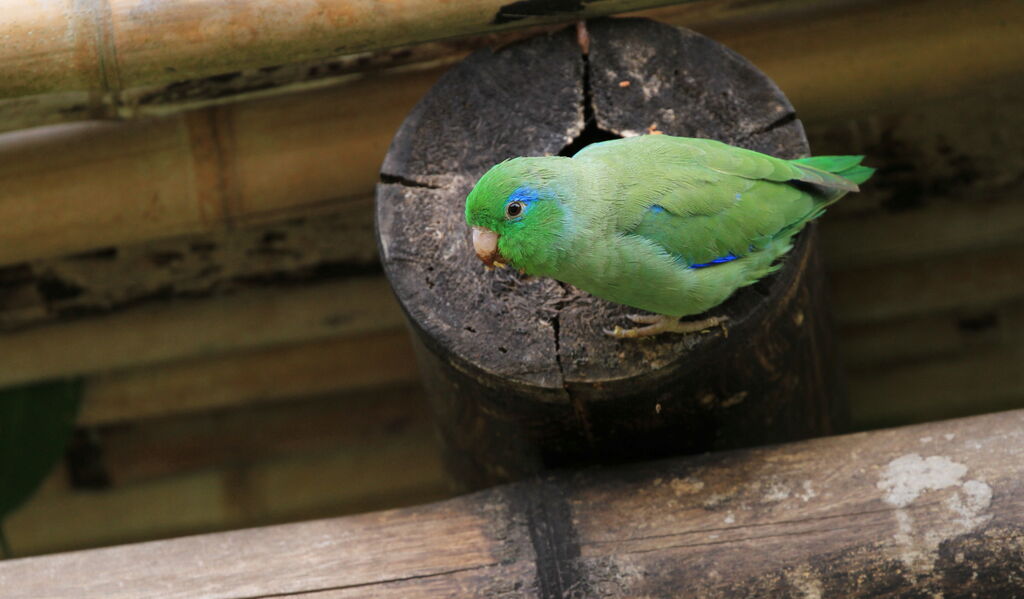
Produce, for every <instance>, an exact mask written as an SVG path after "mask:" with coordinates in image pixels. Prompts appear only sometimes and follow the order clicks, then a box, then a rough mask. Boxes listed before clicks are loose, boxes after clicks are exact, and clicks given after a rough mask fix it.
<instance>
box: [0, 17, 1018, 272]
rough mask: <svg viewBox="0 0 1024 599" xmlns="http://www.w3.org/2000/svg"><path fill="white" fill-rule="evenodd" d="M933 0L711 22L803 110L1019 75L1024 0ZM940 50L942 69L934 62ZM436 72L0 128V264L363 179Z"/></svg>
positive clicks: (837, 110)
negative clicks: (754, 27) (1019, 1)
mask: <svg viewBox="0 0 1024 599" xmlns="http://www.w3.org/2000/svg"><path fill="white" fill-rule="evenodd" d="M598 4H603V3H595V5H598ZM695 6H697V5H695ZM941 6H943V7H944V10H935V9H934V7H935V5H934V4H922V3H906V4H901V5H899V7H898V8H892V7H879V6H874V5H872V6H870V7H868V8H866V9H864V10H862V11H860V12H857V13H855V14H851V15H850V17H849V18H847V19H842V20H836V19H831V18H823V19H822V20H814V19H811V20H810V21H807V20H797V21H795V22H790V21H782V22H780V23H775V24H773V25H771V26H769V27H765V28H764V30H758V32H757V33H756V35H755V34H754V33H745V30H746V29H748V28H747V27H745V26H744V23H742V22H740V23H738V24H737V23H735V22H729V21H725V22H724V23H723V22H719V21H716V20H714V19H710V17H709V19H710V20H709V21H708V22H709V23H718V24H716V25H714V26H713V27H712V26H711V25H709V27H710V28H711V30H712V31H713V32H715V33H716V34H717V36H718V37H719V39H721V40H722V41H724V42H725V43H726V44H727V45H730V46H732V47H734V48H735V49H738V50H739V51H740V52H741V53H743V54H745V55H746V56H748V57H749V58H751V59H752V60H753V61H754V62H755V64H758V65H759V66H761V67H762V68H763V69H764V70H765V71H766V72H767V73H768V74H769V75H770V76H771V77H772V78H773V79H775V81H776V82H777V83H778V84H779V85H780V86H781V87H782V89H784V90H786V91H787V94H788V95H789V96H790V99H791V100H792V102H793V103H794V105H795V106H796V107H797V110H798V113H799V114H801V116H802V117H803V118H805V119H807V118H810V119H834V118H841V117H843V116H844V115H852V114H863V113H864V112H865V111H870V110H877V109H881V108H882V107H886V108H890V109H891V108H892V106H894V105H897V104H898V103H904V104H908V105H909V104H914V105H916V104H917V103H920V102H921V101H922V100H925V99H928V98H934V97H942V96H943V95H948V94H950V93H953V92H955V91H957V90H960V91H962V89H967V88H972V87H977V86H978V85H981V84H982V83H985V82H990V81H996V80H1002V81H1005V80H1006V79H1007V76H1008V74H1010V75H1012V76H1017V77H1019V65H1020V64H1024V44H1019V43H1016V42H1017V41H1019V35H1017V34H1016V32H1015V30H1014V28H1013V27H1010V26H1008V25H1007V23H1015V22H1016V21H1015V20H1014V19H1020V20H1021V21H1022V25H1024V18H1021V17H1020V16H1019V13H1020V12H1021V11H1019V10H1018V11H1016V12H1014V11H1012V10H1010V9H1009V7H1008V6H1007V3H1006V0H990V1H988V2H986V3H985V4H984V5H983V6H974V7H972V8H970V9H968V8H965V7H962V6H959V3H956V2H952V1H950V0H943V2H942V3H941ZM1014 6H1016V5H1014ZM965 11H966V12H965ZM829 14H831V13H829ZM949 15H954V16H956V17H957V18H956V27H953V26H952V25H950V22H949ZM716 27H717V29H716ZM809 27H810V29H808V28H809ZM936 30H940V31H943V32H944V35H942V36H936V35H935V31H936ZM808 31H812V32H813V36H812V37H810V38H807V39H804V40H803V41H802V42H801V44H808V43H813V44H815V51H813V52H811V54H813V55H814V56H816V58H815V62H813V63H812V62H808V61H809V60H810V59H809V58H805V57H803V55H802V54H801V55H799V56H794V55H793V53H794V52H795V51H796V46H794V43H793V41H792V40H793V39H799V38H802V37H804V36H805V35H806V33H807V32H808ZM801 47H803V46H801ZM967 48H969V49H970V50H969V51H968V50H966V49H967ZM894 56H899V57H900V60H899V61H895V60H894V59H893V57H894ZM939 66H941V68H943V69H944V75H943V77H934V74H933V73H934V69H935V68H939ZM439 72H440V71H439V69H432V70H426V71H413V72H406V73H391V74H388V75H381V76H375V77H368V78H364V79H361V80H359V81H358V82H355V83H353V84H351V85H348V86H342V87H337V88H329V89H323V90H319V91H314V92H310V93H306V94H298V95H291V96H282V97H278V98H271V99H264V100H260V101H253V102H247V103H241V104H232V105H226V106H219V107H211V108H206V109H203V110H198V111H193V112H189V113H186V114H184V115H181V114H179V115H175V116H171V117H167V118H163V119H155V120H148V121H143V122H138V123H125V124H118V125H115V124H94V123H93V124H81V125H65V126H62V127H55V128H47V129H41V130H31V131H21V132H12V133H7V134H3V135H0V222H2V223H4V227H3V228H2V229H0V264H9V263H13V262H17V261H21V260H28V259H35V258H40V257H47V256H57V255H64V254H69V253H74V252H80V251H86V250H89V249H93V248H96V247H103V246H108V245H121V244H125V243H131V242H134V241H141V240H147V239H153V238H158V237H167V236H171V235H176V234H180V233H186V232H200V231H207V230H210V229H216V228H221V227H225V226H231V225H233V224H236V223H240V222H241V223H244V222H251V221H259V220H266V219H271V218H274V217H275V216H277V217H280V216H281V215H282V214H287V213H289V212H292V211H301V210H303V209H305V208H308V207H309V206H312V205H316V204H319V203H324V202H329V201H331V200H332V199H335V198H339V197H346V196H354V195H363V194H367V193H370V192H371V191H372V187H373V184H374V183H375V181H376V178H377V169H378V166H379V164H380V160H381V159H382V158H383V156H384V152H385V150H386V149H387V146H388V144H389V143H390V141H391V137H392V135H393V133H394V131H395V129H397V127H398V125H399V123H401V121H402V119H403V118H404V117H405V115H406V114H407V113H408V111H409V110H410V108H411V107H412V106H413V104H414V103H415V102H416V101H417V100H418V99H419V97H420V96H422V94H423V93H425V92H426V90H427V89H428V88H429V87H430V85H432V84H433V82H434V81H435V80H436V77H437V76H438V74H439ZM367 107H372V109H373V112H372V115H368V113H367Z"/></svg>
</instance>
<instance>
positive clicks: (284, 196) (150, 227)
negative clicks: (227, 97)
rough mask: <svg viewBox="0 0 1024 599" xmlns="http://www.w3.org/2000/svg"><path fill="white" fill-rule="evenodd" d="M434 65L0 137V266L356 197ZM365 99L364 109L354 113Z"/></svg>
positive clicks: (366, 188)
mask: <svg viewBox="0 0 1024 599" xmlns="http://www.w3.org/2000/svg"><path fill="white" fill-rule="evenodd" d="M437 75H438V73H437V72H436V71H430V72H417V73H413V74H409V75H406V76H405V77H403V78H402V80H401V81H403V82H405V83H406V84H408V85H406V86H403V85H401V84H400V83H399V82H398V81H394V80H392V79H390V78H388V77H381V78H375V79H373V80H365V81H363V82H362V83H361V85H360V86H359V88H358V93H357V94H353V93H351V92H352V91H353V90H346V89H331V90H322V91H319V92H313V93H310V94H307V95H299V96H286V97H281V98H276V99H272V100H267V101H263V102H253V103H247V104H239V105H233V106H229V107H223V108H212V109H207V110H204V111H198V112H192V113H187V114H183V115H176V116H174V117H171V118H166V119H154V120H149V121H145V122H138V123H129V124H119V123H84V124H76V125H68V126H63V127H52V128H42V129H32V130H27V131H16V132H12V133H7V134H4V135H0V181H3V185H2V186H0V222H3V223H5V225H4V228H3V231H2V232H0V264H7V263H12V262H19V261H22V260H28V259H32V258H41V257H46V256H55V255H60V254H68V253H75V252H81V251H85V250H89V249H93V248H96V247H106V246H110V245H122V244H125V243H133V242H138V241H142V240H148V239H154V238H158V237H170V236H174V235H180V234H184V233H195V232H200V231H211V230H217V229H223V228H225V227H232V226H237V225H242V224H251V223H255V222H265V221H268V220H273V219H280V218H283V217H287V216H289V215H294V214H295V212H296V211H297V209H310V208H313V209H316V208H318V207H320V206H322V205H324V204H326V203H331V202H338V201H339V198H341V199H342V200H340V201H344V198H351V197H360V198H361V197H365V196H366V195H367V194H369V193H370V192H371V191H372V189H373V185H374V184H375V183H376V180H377V171H378V169H379V166H380V161H381V159H382V158H383V155H384V149H385V148H386V147H387V143H388V140H389V139H390V137H391V135H392V134H393V132H394V130H395V129H397V128H398V126H399V124H400V123H401V122H402V119H404V117H405V112H406V110H407V109H408V107H410V106H411V105H412V104H413V103H415V101H416V100H417V99H418V98H419V93H420V91H421V90H422V89H424V88H426V87H427V86H429V85H430V84H431V83H432V82H433V81H434V80H435V79H436V77H437ZM366 106H374V107H375V109H376V111H375V113H374V116H373V118H366V116H365V114H363V113H362V112H361V110H362V109H363V108H364V107H366Z"/></svg>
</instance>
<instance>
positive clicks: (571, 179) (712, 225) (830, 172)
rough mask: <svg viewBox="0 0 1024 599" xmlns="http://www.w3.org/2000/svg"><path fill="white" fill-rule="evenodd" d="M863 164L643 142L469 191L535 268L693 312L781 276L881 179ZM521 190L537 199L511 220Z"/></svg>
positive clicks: (698, 143) (508, 252)
mask: <svg viewBox="0 0 1024 599" xmlns="http://www.w3.org/2000/svg"><path fill="white" fill-rule="evenodd" d="M861 159H862V157H861V156H818V157H814V158H802V159H797V160H783V159H779V158H774V157H771V156H767V155H765V154H761V153H758V152H754V151H751V150H746V149H742V148H736V147H733V146H729V145H726V144H724V143H721V142H718V141H714V140H707V139H690V138H681V137H670V136H667V135H652V136H642V137H632V138H626V139H620V140H613V141H607V142H602V143H598V144H593V145H590V146H587V147H586V148H584V149H583V150H581V151H580V152H578V153H577V154H576V155H575V156H574V157H573V158H572V159H567V158H562V157H547V158H517V159H513V160H510V161H506V162H503V163H501V164H499V165H497V166H495V167H494V168H493V169H491V171H489V172H488V173H487V174H485V175H484V177H483V178H481V180H480V182H479V183H478V184H477V186H476V187H475V188H474V189H473V191H472V192H471V193H470V195H469V197H468V198H467V201H466V220H467V222H468V223H469V224H470V225H471V226H481V227H486V228H489V229H492V230H494V231H495V232H497V233H498V235H499V240H498V247H499V250H500V252H501V254H502V255H503V256H504V257H505V258H506V260H508V261H509V262H510V263H511V264H512V265H513V266H515V267H517V268H521V269H524V270H525V271H526V272H528V273H530V274H536V275H544V276H551V277H554V278H556V279H559V280H561V281H564V282H567V283H571V284H573V285H576V286H577V287H580V288H582V289H585V290H587V291H589V292H591V293H592V294H594V295H597V296H600V297H604V298H606V299H609V300H612V301H615V302H618V303H622V304H626V305H630V306H633V307H636V308H641V309H645V310H650V311H652V312H657V313H660V314H667V315H671V316H685V315H689V314H697V313H700V312H703V311H705V310H707V309H709V308H712V307H714V306H715V305H717V304H719V303H721V302H722V301H724V300H725V299H727V298H728V297H729V295H731V294H732V293H733V292H734V291H735V290H736V289H738V288H740V287H742V286H744V285H749V284H751V283H754V282H756V281H757V280H759V279H761V278H762V277H764V276H767V275H768V274H770V273H772V272H774V271H775V270H776V269H777V268H778V266H777V264H776V262H777V260H778V258H779V257H781V256H782V255H783V254H785V253H786V252H787V251H789V249H790V248H791V247H792V237H793V235H795V234H796V233H798V232H799V231H800V229H802V228H803V226H804V225H805V224H806V223H807V222H808V221H810V220H811V219H813V218H815V217H817V216H819V215H820V214H821V213H822V212H824V210H825V208H826V207H828V206H829V205H830V204H832V203H833V202H835V201H837V200H839V199H840V198H841V197H842V196H844V195H845V194H846V193H849V192H851V191H857V189H858V188H857V184H858V183H862V182H863V181H865V180H866V179H867V178H868V177H869V176H870V175H871V173H872V172H873V169H871V168H869V167H865V166H861V165H860V161H861ZM523 194H526V195H523ZM513 195H515V197H529V198H530V201H529V202H527V206H526V208H525V209H524V212H523V214H522V215H521V216H520V217H517V218H514V219H510V218H508V217H506V216H505V205H506V203H507V202H508V201H510V197H511V196H513ZM729 255H732V256H735V257H736V259H734V260H732V261H729V262H724V263H721V264H715V265H714V266H709V267H704V265H705V264H707V263H711V262H713V261H714V260H715V259H717V258H721V257H725V256H729Z"/></svg>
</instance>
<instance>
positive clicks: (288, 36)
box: [0, 0, 684, 97]
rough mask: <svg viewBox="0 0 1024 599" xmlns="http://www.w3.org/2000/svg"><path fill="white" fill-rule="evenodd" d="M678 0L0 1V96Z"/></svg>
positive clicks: (156, 79)
mask: <svg viewBox="0 0 1024 599" xmlns="http://www.w3.org/2000/svg"><path fill="white" fill-rule="evenodd" d="M673 1H675V2H681V1H684V0H605V1H604V2H593V3H590V2H587V3H582V2H581V3H579V4H578V5H577V7H574V8H569V9H568V10H566V9H565V7H564V6H556V7H551V8H545V7H544V6H543V5H540V6H539V7H525V8H522V9H520V8H519V7H517V6H515V4H514V3H513V4H509V3H508V2H507V1H506V0H472V1H463V2H434V1H432V0H401V1H396V2H374V1H372V0H360V1H357V2H352V1H351V0H321V1H318V2H312V1H295V2H274V1H260V2H231V1H227V0H199V1H185V0H168V1H164V2H149V1H145V0H119V1H111V0H60V1H57V2H22V1H20V0H4V1H3V2H0V31H2V32H4V43H3V45H0V97H12V96H21V95H28V94H39V93H44V92H55V91H74V90H89V91H93V92H96V93H99V94H103V95H113V96H117V95H118V94H119V93H120V92H121V91H122V90H124V89H129V88H132V87H139V86H143V85H152V84H159V83H170V82H174V81H181V80H184V79H193V78H197V77H205V76H209V75H217V74H220V73H228V72H232V71H238V70H241V69H249V68H258V67H266V66H271V65H279V64H284V63H289V62H295V61H301V60H309V59H312V58H328V57H331V56H337V55H340V54H349V53H355V52H364V51H368V50H374V49H381V48H387V47H392V46H397V45H402V44H411V43H417V42H426V41H430V40H436V39H441V38H450V37H455V36H461V35H468V34H473V33H482V32H487V31H500V30H503V29H509V28H514V27H522V26H526V25H537V24H541V23H552V22H567V21H574V20H578V19H583V18H590V17H596V16H600V15H605V14H611V13H615V12H623V11H628V10H637V9H640V8H649V7H653V6H659V5H664V4H669V3H672V2H673Z"/></svg>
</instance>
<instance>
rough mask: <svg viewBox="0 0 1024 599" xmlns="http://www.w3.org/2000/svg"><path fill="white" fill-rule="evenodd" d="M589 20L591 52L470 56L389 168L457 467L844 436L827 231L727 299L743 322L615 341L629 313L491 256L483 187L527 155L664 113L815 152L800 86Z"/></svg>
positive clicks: (485, 476)
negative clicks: (488, 175)
mask: <svg viewBox="0 0 1024 599" xmlns="http://www.w3.org/2000/svg"><path fill="white" fill-rule="evenodd" d="M588 29H589V32H590V52H589V55H588V56H587V57H584V56H583V55H582V53H581V50H580V48H579V46H578V45H576V43H575V38H574V36H573V35H572V32H563V33H561V34H558V35H554V36H550V37H546V38H534V39H531V40H528V41H526V42H521V43H519V44H516V45H513V46H508V47H506V48H504V49H502V50H501V51H499V52H497V53H492V52H490V51H481V52H479V53H477V54H474V55H473V56H471V57H470V58H469V59H467V60H466V61H465V62H464V63H462V64H460V65H459V66H458V67H456V68H454V69H452V70H451V71H449V72H448V73H447V74H446V75H445V76H444V77H443V78H442V79H441V80H440V81H439V82H438V84H437V86H436V87H434V88H433V89H432V90H431V92H430V93H429V94H428V95H427V96H426V97H425V98H424V99H423V101H422V102H421V103H420V104H419V105H418V106H417V107H416V108H415V109H414V110H413V112H412V113H411V114H410V116H409V118H408V119H407V120H406V122H405V124H404V125H403V127H402V129H400V130H399V132H398V133H397V135H396V137H395V141H394V142H393V144H392V147H391V150H390V151H389V153H388V156H387V157H386V158H385V160H384V165H383V167H382V175H381V177H382V182H383V183H382V184H381V186H380V187H379V194H378V208H377V222H378V230H379V233H380V245H381V253H382V261H383V263H384V269H385V273H386V274H387V275H388V277H389V280H390V281H391V283H392V285H393V286H394V288H395V292H396V295H397V296H398V299H399V301H400V302H401V303H402V305H403V309H404V310H405V311H406V313H407V314H408V315H409V317H410V321H411V323H412V326H413V329H414V330H415V331H416V338H417V340H418V343H417V347H418V355H419V356H420V359H421V367H422V370H423V373H424V378H425V381H426V384H427V388H428V391H430V393H431V396H432V398H434V401H435V402H436V405H435V409H436V410H437V412H438V415H439V419H440V424H439V426H440V428H441V431H442V436H443V438H444V439H445V440H446V442H447V448H448V450H449V459H450V461H451V463H452V468H453V472H454V473H455V474H456V477H457V478H458V479H460V480H461V481H462V482H463V483H464V484H466V485H469V486H480V485H484V484H487V483H493V482H495V481H505V480H510V479H514V478H516V477H519V476H522V475H524V474H528V473H532V472H534V471H536V470H537V469H539V468H543V467H545V466H551V465H562V464H567V463H580V462H588V461H594V460H608V459H622V458H625V457H638V456H647V457H651V456H662V455H671V454H678V453H680V452H695V451H706V450H708V449H711V448H722V447H736V446H743V445H749V444H755V443H758V442H774V441H780V440H787V439H798V438H805V437H808V436H812V435H815V434H826V433H828V432H831V431H832V430H833V429H832V427H833V425H834V424H835V423H834V419H835V418H836V417H838V415H840V414H842V408H841V407H840V406H841V397H840V396H839V392H838V389H837V386H836V385H835V378H836V373H835V370H834V362H832V361H831V360H830V357H831V354H830V343H831V340H830V339H829V337H828V331H827V318H828V316H827V312H826V310H825V308H824V306H823V304H822V303H821V298H822V293H821V282H820V269H819V268H818V267H817V262H816V261H815V260H813V259H812V257H811V256H812V252H813V250H812V247H813V243H812V240H813V239H814V236H813V234H812V233H811V232H810V231H808V234H807V235H803V236H801V239H800V243H799V244H798V245H797V247H796V248H795V249H794V251H793V252H792V254H791V255H789V256H788V257H787V259H786V262H785V268H784V269H783V270H782V272H781V274H780V275H778V276H776V277H772V278H770V279H767V280H765V281H764V282H762V283H761V284H759V285H757V286H753V287H750V288H746V289H743V290H741V291H739V292H737V293H736V294H735V295H734V297H733V298H731V299H730V300H729V301H728V302H727V303H725V304H723V305H722V306H721V307H719V308H716V309H714V310H712V311H711V312H710V314H715V315H724V316H727V317H728V318H729V322H728V324H727V327H728V331H729V333H728V335H727V336H726V335H723V334H722V332H721V331H715V332H711V333H710V334H706V335H687V336H681V335H663V336H661V337H658V338H656V339H648V340H643V341H639V342H637V341H626V342H620V341H616V340H614V339H611V338H609V337H608V336H606V335H604V334H603V333H602V328H606V327H609V326H611V324H612V323H615V322H618V321H624V318H623V315H624V314H625V313H628V312H630V311H631V309H630V308H628V307H625V306H620V305H615V304H612V303H610V302H605V301H600V300H597V299H596V298H593V297H592V296H590V295H589V294H586V293H582V292H580V291H578V290H575V289H574V288H572V287H571V286H568V285H563V284H560V283H558V282H556V281H553V280H550V279H527V278H526V277H523V276H521V275H517V274H516V273H512V272H499V273H485V272H484V271H483V267H482V266H481V265H480V264H479V261H478V260H477V258H476V256H475V255H474V253H473V252H472V250H471V248H470V247H469V242H468V228H467V227H466V224H465V217H464V205H465V197H466V194H467V193H468V191H469V189H470V188H471V186H472V185H473V183H475V181H476V180H477V179H478V178H479V176H480V175H481V174H483V172H484V171H485V170H486V169H488V168H490V167H491V166H492V165H494V164H496V163H498V162H500V161H502V160H504V159H507V158H509V157H513V156H521V155H526V156H531V155H534V156H535V155H545V154H548V155H550V154H557V153H563V154H568V155H571V154H572V153H573V152H575V151H576V149H578V148H579V147H582V145H584V144H586V143H590V142H594V141H600V140H602V139H609V138H612V137H617V136H628V135H637V134H640V133H642V132H644V131H645V130H649V129H651V128H656V129H657V130H658V131H663V132H664V133H667V134H671V135H683V136H694V137H711V138H715V139H721V140H723V141H726V142H729V143H733V144H738V145H742V146H746V147H750V148H753V149H756V150H760V151H764V152H767V153H770V154H774V155H780V156H789V157H796V156H799V155H803V154H806V153H807V151H808V148H807V142H806V140H805V139H804V137H803V128H802V126H801V125H800V123H799V121H797V120H796V119H795V117H794V115H793V112H792V107H791V106H790V105H789V103H788V101H787V100H786V98H785V96H783V95H782V93H781V92H780V91H779V90H778V89H777V88H776V87H775V86H774V84H772V83H771V81H769V80H768V79H767V78H766V77H764V76H763V75H762V74H761V73H759V72H758V71H757V70H756V69H755V68H754V67H753V66H752V65H750V64H749V63H748V62H746V61H745V60H743V59H742V58H740V57H739V56H737V55H736V54H734V53H732V52H731V51H729V50H728V49H726V48H724V47H723V46H720V45H718V44H716V43H714V42H712V41H711V40H708V39H707V38H704V37H702V36H699V35H697V34H694V33H692V32H685V31H681V30H678V29H674V28H672V27H668V26H665V25H661V24H657V23H654V22H651V21H646V20H621V19H617V20H616V19H613V20H607V21H596V22H591V23H590V24H589V25H588ZM622 81H628V82H629V83H630V84H631V85H629V86H623V85H620V82H622ZM512 90H515V91H514V92H513V91H512ZM588 119H589V120H588ZM633 311H635V310H633ZM751 348H754V351H755V352H756V353H757V356H758V357H757V358H752V356H751Z"/></svg>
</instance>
